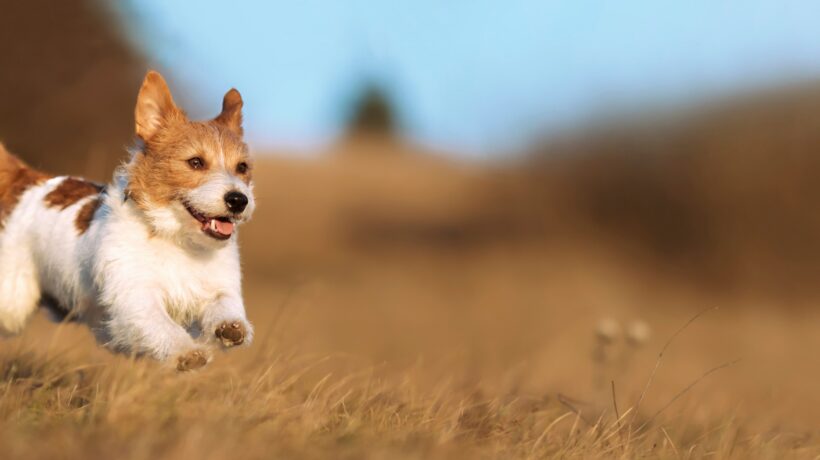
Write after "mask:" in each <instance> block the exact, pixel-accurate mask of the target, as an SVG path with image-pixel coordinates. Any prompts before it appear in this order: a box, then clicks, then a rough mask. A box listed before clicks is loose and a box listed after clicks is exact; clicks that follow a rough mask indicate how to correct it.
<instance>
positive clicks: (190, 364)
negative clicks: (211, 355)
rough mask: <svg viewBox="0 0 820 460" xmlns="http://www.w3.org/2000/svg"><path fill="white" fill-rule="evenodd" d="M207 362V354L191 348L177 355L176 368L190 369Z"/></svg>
mask: <svg viewBox="0 0 820 460" xmlns="http://www.w3.org/2000/svg"><path fill="white" fill-rule="evenodd" d="M206 364H208V354H207V353H206V352H205V351H203V350H191V351H189V352H186V353H183V354H181V355H179V357H177V370H178V371H180V372H186V371H192V370H194V369H199V368H200V367H202V366H204V365H206Z"/></svg>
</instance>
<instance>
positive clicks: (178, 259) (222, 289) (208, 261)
mask: <svg viewBox="0 0 820 460" xmlns="http://www.w3.org/2000/svg"><path fill="white" fill-rule="evenodd" d="M151 246H152V247H151V248H150V249H149V248H145V249H146V251H145V252H143V253H142V255H149V254H150V256H148V257H144V258H143V260H141V262H140V264H139V265H140V268H139V271H141V272H142V276H148V277H150V278H151V280H152V282H151V283H150V284H152V285H153V286H155V287H156V288H157V289H158V291H159V292H158V294H159V295H160V296H161V298H162V300H163V303H164V306H165V309H166V310H167V312H168V314H169V315H170V316H171V317H172V318H174V319H175V320H176V321H177V322H179V323H188V322H190V321H191V320H192V319H194V318H197V317H199V316H200V315H201V313H202V311H203V310H204V309H205V308H207V307H208V305H210V304H212V303H214V302H217V301H218V300H219V298H220V297H221V296H223V295H224V294H225V293H227V292H231V291H232V290H233V289H234V288H238V287H236V286H233V285H234V284H236V283H238V277H239V275H238V270H239V266H238V261H235V258H236V255H235V253H234V252H235V251H230V250H225V251H220V252H219V253H215V254H213V255H212V256H211V257H197V256H196V255H195V254H191V253H189V252H187V251H184V250H181V249H180V248H178V247H176V246H173V245H170V244H164V243H159V244H152V245H151ZM226 249H229V248H226Z"/></svg>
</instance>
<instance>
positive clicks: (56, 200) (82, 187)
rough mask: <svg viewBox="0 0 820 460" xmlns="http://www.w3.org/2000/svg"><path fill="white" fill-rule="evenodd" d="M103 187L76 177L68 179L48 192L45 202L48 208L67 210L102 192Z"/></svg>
mask: <svg viewBox="0 0 820 460" xmlns="http://www.w3.org/2000/svg"><path fill="white" fill-rule="evenodd" d="M102 189H103V186H102V185H100V184H95V183H94V182H88V181H85V180H82V179H76V178H74V177H67V178H65V179H64V180H63V181H62V182H60V185H58V186H57V187H56V188H55V189H54V190H52V191H50V192H48V194H47V195H46V196H45V198H44V199H43V201H45V202H46V204H47V205H48V206H51V207H55V208H60V209H65V208H67V207H69V206H71V205H72V204H74V203H76V202H78V201H80V200H82V199H83V198H85V197H87V196H91V195H96V194H98V193H100V192H102Z"/></svg>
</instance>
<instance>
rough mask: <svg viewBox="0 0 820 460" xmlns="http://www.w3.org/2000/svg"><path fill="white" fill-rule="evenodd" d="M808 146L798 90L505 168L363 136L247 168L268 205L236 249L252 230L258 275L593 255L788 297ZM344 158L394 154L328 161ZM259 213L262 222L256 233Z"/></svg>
mask: <svg viewBox="0 0 820 460" xmlns="http://www.w3.org/2000/svg"><path fill="white" fill-rule="evenodd" d="M818 145H820V87H818V86H813V85H807V86H803V87H800V88H789V89H780V90H776V91H771V92H767V93H765V94H758V95H754V96H752V97H744V98H736V99H727V100H725V101H720V102H717V103H714V104H713V105H712V106H710V107H702V108H700V109H698V110H694V111H689V112H686V113H671V114H665V115H663V116H649V117H639V118H633V119H629V120H623V121H617V120H616V121H611V122H609V123H607V124H602V125H600V126H594V127H585V128H583V129H580V130H579V131H577V132H575V133H570V134H567V135H564V136H561V137H556V138H554V139H552V140H550V141H548V142H545V143H543V144H542V145H540V146H539V147H538V148H536V149H533V152H532V154H531V155H530V156H529V157H527V158H526V159H525V160H524V161H516V162H510V163H492V164H490V163H467V162H456V161H450V160H445V159H443V158H441V157H440V156H437V155H434V154H430V153H425V152H423V151H421V150H419V149H414V148H413V147H412V146H406V145H405V146H400V145H398V144H394V143H392V142H391V141H388V140H385V139H384V138H383V137H381V136H372V137H365V138H364V139H363V140H362V139H360V140H359V142H358V143H356V144H349V143H343V144H340V145H338V146H336V147H334V148H332V149H330V151H329V152H326V155H323V156H322V157H321V159H318V160H296V159H293V160H287V159H283V158H277V157H271V158H270V159H269V160H265V161H264V162H262V164H261V165H260V166H259V168H260V169H259V175H258V177H260V178H264V179H260V181H259V184H258V188H257V190H258V191H259V193H260V195H261V196H262V197H265V198H267V201H266V203H267V205H268V207H263V208H261V209H260V210H259V218H258V219H257V223H256V224H255V225H256V226H257V227H255V228H254V227H253V226H252V227H251V228H249V229H248V230H247V234H248V239H249V240H250V242H249V243H248V244H250V245H253V244H255V243H254V242H253V241H252V240H253V237H254V235H256V233H257V232H263V233H264V236H261V235H260V237H261V238H264V239H265V241H266V243H265V244H266V245H267V247H268V248H270V250H271V251H272V253H271V255H270V257H269V259H267V260H266V261H264V262H263V261H261V260H259V257H257V260H259V262H260V263H262V265H265V266H269V268H270V266H271V264H273V265H276V263H277V262H283V261H285V260H289V261H292V262H294V263H297V261H298V263H299V264H310V263H313V262H316V263H319V264H322V263H326V262H327V261H328V260H332V257H331V254H334V249H335V250H338V251H343V252H345V251H346V252H345V253H347V254H350V253H352V254H358V255H362V254H364V255H371V256H372V255H374V254H382V255H383V254H386V253H396V252H405V253H418V252H419V251H422V252H424V251H427V252H431V253H444V254H464V253H466V252H470V251H476V250H479V249H481V250H482V251H483V250H485V249H487V248H498V247H505V248H511V247H512V248H530V249H531V250H532V251H536V252H541V253H543V254H545V257H549V256H550V254H551V253H555V252H561V253H566V252H567V251H569V252H570V253H573V251H574V253H576V254H580V253H589V252H595V253H598V254H599V255H600V256H601V257H608V258H611V259H612V260H614V261H615V262H614V263H615V264H618V265H621V266H622V267H623V269H625V270H627V269H628V270H632V269H635V268H637V269H639V270H642V271H646V272H651V273H653V274H654V275H653V276H661V277H664V278H666V279H674V280H679V281H683V282H685V283H693V284H695V285H697V286H700V287H702V288H707V289H710V290H715V291H720V292H727V293H731V292H735V291H737V290H744V291H745V290H752V291H755V292H758V293H760V292H769V293H772V294H776V295H777V296H784V295H786V296H803V295H806V294H808V293H816V291H817V290H816V287H815V283H814V276H815V275H814V274H815V273H816V272H817V271H818V270H820V216H819V215H818V214H817V213H816V212H815V211H814V209H815V206H816V205H815V202H816V200H817V197H818V196H820V157H818V155H817V154H816V153H815V149H816V148H817V146H818ZM357 149H361V150H367V149H369V150H376V151H378V150H391V151H396V150H399V149H402V150H403V151H405V153H406V155H388V156H381V155H379V156H376V157H374V156H370V155H368V156H355V155H354V156H350V155H335V154H334V153H339V152H341V153H344V152H345V151H348V150H357ZM316 184H321V187H317V186H316ZM268 219H271V222H273V221H275V222H276V224H275V228H274V229H271V228H261V229H260V228H259V227H258V226H259V225H260V223H259V222H260V221H261V222H263V223H261V225H262V226H263V227H264V226H265V225H266V224H265V223H266V222H268ZM272 234H273V235H274V237H273V238H272V239H273V240H275V242H273V243H272V242H271V238H270V237H271V235H272ZM276 248H279V249H278V250H281V252H277V251H278V250H277V249H276ZM300 248H301V249H300ZM351 251H352V252H351ZM274 254H276V255H274ZM284 254H287V255H288V256H283V255H284ZM279 256H282V257H279ZM320 259H321V260H320ZM282 268H283V267H282V266H277V270H281V269H282Z"/></svg>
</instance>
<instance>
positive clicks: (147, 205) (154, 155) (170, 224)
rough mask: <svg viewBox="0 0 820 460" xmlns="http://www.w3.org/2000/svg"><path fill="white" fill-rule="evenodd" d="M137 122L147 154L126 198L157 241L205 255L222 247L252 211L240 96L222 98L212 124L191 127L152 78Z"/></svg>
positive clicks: (152, 75)
mask: <svg viewBox="0 0 820 460" xmlns="http://www.w3.org/2000/svg"><path fill="white" fill-rule="evenodd" d="M135 116H136V133H137V136H138V137H139V139H140V140H141V141H142V149H141V150H140V151H139V152H136V153H135V154H134V155H135V156H134V158H132V160H131V162H130V163H129V165H128V196H129V197H130V198H132V199H133V200H134V202H135V203H136V205H137V206H138V207H139V208H140V209H141V210H142V211H143V212H144V213H145V216H146V218H147V221H148V223H149V225H150V226H151V227H152V229H153V231H154V232H155V233H156V234H159V235H163V236H166V237H170V238H175V239H180V240H185V241H188V242H191V243H194V244H195V245H197V246H200V247H206V248H207V247H212V248H213V247H220V246H222V245H224V244H225V242H226V241H228V240H229V239H231V237H232V236H233V234H234V232H235V230H236V226H237V225H239V224H242V223H243V222H246V221H247V220H248V219H249V218H250V216H251V214H252V213H253V209H254V197H253V183H252V179H251V172H252V164H251V160H250V158H249V156H248V147H247V145H245V143H244V142H243V141H242V97H241V96H240V95H239V92H238V91H236V90H235V89H232V90H230V91H228V93H227V94H225V97H224V99H223V102H222V113H220V114H219V116H217V117H216V118H215V119H213V120H210V121H207V122H192V121H189V120H188V118H187V117H186V115H185V113H184V112H183V111H182V110H180V109H179V108H177V107H176V105H175V104H174V101H173V98H172V97H171V93H170V91H169V90H168V86H167V85H166V84H165V81H164V80H163V78H162V76H160V75H159V74H158V73H156V72H149V73H148V75H147V76H146V77H145V81H144V82H143V84H142V88H141V89H140V93H139V96H138V98H137V107H136V110H135Z"/></svg>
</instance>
